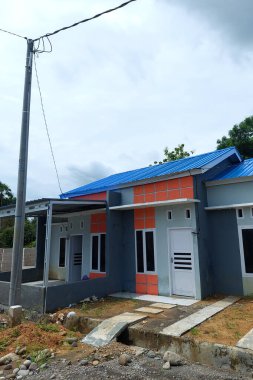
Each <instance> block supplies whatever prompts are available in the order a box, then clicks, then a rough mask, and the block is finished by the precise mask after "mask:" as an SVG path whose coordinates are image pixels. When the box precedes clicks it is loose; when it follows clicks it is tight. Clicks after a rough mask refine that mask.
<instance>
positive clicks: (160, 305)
mask: <svg viewBox="0 0 253 380" xmlns="http://www.w3.org/2000/svg"><path fill="white" fill-rule="evenodd" d="M149 306H150V307H158V308H159V309H166V310H167V309H172V308H173V307H176V305H170V304H169V303H162V302H156V303H152V304H151V305H149Z"/></svg>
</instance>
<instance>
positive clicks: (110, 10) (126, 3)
mask: <svg viewBox="0 0 253 380" xmlns="http://www.w3.org/2000/svg"><path fill="white" fill-rule="evenodd" d="M134 1H136V0H129V1H126V2H125V3H122V4H120V5H118V6H117V7H115V8H111V9H107V10H106V11H104V12H101V13H98V14H96V15H95V16H92V17H89V18H86V19H84V20H81V21H78V22H75V23H74V24H72V25H69V26H65V27H63V28H60V29H57V30H55V31H54V32H52V33H47V34H44V35H43V36H40V37H38V38H35V39H34V41H38V40H40V39H41V38H46V37H50V36H53V35H54V34H57V33H59V32H62V31H63V30H67V29H70V28H74V27H75V26H77V25H79V24H83V23H85V22H88V21H91V20H94V19H95V18H98V17H101V16H103V15H105V14H107V13H111V12H114V11H116V10H118V9H120V8H123V7H125V6H126V5H128V4H130V3H132V2H134Z"/></svg>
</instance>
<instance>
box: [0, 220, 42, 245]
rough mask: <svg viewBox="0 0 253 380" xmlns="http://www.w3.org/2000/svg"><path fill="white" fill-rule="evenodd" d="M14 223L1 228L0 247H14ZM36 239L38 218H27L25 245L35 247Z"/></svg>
mask: <svg viewBox="0 0 253 380" xmlns="http://www.w3.org/2000/svg"><path fill="white" fill-rule="evenodd" d="M13 235H14V225H12V226H11V227H5V228H2V229H1V230H0V247H1V248H12V245H13ZM35 239H36V219H26V220H25V235H24V247H27V246H28V247H34V246H35Z"/></svg>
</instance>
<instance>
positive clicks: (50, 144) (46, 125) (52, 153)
mask: <svg viewBox="0 0 253 380" xmlns="http://www.w3.org/2000/svg"><path fill="white" fill-rule="evenodd" d="M34 67H35V74H36V80H37V86H38V90H39V95H40V104H41V110H42V115H43V120H44V124H45V127H46V132H47V137H48V141H49V146H50V150H51V155H52V158H53V162H54V168H55V173H56V178H57V182H58V186H59V189H60V192H61V194H62V193H63V191H62V187H61V182H60V177H59V173H58V170H57V165H56V160H55V156H54V151H53V145H52V142H51V138H50V134H49V129H48V124H47V118H46V113H45V108H44V103H43V98H42V93H41V88H40V81H39V76H38V70H37V65H36V56H35V54H34Z"/></svg>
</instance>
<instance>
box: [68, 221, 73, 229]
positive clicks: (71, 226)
mask: <svg viewBox="0 0 253 380" xmlns="http://www.w3.org/2000/svg"><path fill="white" fill-rule="evenodd" d="M69 227H70V229H71V230H72V229H73V223H72V222H70V225H69Z"/></svg>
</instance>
